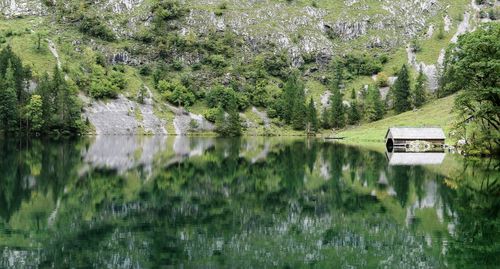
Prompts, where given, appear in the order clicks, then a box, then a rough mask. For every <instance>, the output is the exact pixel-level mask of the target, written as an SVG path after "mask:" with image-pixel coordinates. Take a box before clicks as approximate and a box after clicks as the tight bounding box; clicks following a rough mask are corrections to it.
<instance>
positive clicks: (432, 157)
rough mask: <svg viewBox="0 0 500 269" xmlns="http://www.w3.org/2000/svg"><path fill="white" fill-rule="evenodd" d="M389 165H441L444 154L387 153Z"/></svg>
mask: <svg viewBox="0 0 500 269" xmlns="http://www.w3.org/2000/svg"><path fill="white" fill-rule="evenodd" d="M386 156H387V160H388V161H389V165H430V164H441V163H443V161H444V158H445V156H446V154H445V153H444V152H386Z"/></svg>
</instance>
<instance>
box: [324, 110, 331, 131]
mask: <svg viewBox="0 0 500 269" xmlns="http://www.w3.org/2000/svg"><path fill="white" fill-rule="evenodd" d="M330 112H331V111H330V109H329V108H328V107H325V108H323V112H322V113H321V127H323V129H330V128H332V122H331V118H332V116H331V113H330Z"/></svg>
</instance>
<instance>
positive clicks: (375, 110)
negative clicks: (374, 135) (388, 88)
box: [365, 86, 385, 121]
mask: <svg viewBox="0 0 500 269" xmlns="http://www.w3.org/2000/svg"><path fill="white" fill-rule="evenodd" d="M384 112H385V109H384V103H383V102H382V98H381V97H380V92H379V90H378V89H377V88H375V87H374V86H369V87H368V93H367V96H366V103H365V115H366V119H367V120H368V121H376V120H380V119H382V117H383V116H384Z"/></svg>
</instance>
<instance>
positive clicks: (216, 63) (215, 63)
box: [205, 54, 227, 70]
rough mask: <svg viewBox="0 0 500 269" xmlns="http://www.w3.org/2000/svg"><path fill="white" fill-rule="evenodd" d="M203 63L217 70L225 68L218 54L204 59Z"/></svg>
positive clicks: (224, 61)
mask: <svg viewBox="0 0 500 269" xmlns="http://www.w3.org/2000/svg"><path fill="white" fill-rule="evenodd" d="M205 63H206V64H209V65H210V66H212V67H213V68H215V69H219V70H220V69H222V68H224V67H226V66H227V63H226V60H225V59H224V56H223V55H218V54H215V55H210V56H208V57H207V58H206V59H205Z"/></svg>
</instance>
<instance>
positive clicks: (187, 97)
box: [158, 80, 196, 106]
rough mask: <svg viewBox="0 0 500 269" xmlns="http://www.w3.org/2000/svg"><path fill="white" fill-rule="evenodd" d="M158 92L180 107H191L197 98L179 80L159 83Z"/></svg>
mask: <svg viewBox="0 0 500 269" xmlns="http://www.w3.org/2000/svg"><path fill="white" fill-rule="evenodd" d="M158 90H159V91H160V93H161V94H162V96H163V97H164V98H165V99H166V100H167V101H169V102H171V103H173V104H176V105H179V106H190V105H192V104H193V103H194V101H195V100H196V99H195V96H194V94H193V93H192V92H191V91H189V90H188V89H187V88H186V87H185V86H184V85H182V83H181V82H180V81H179V80H173V81H170V82H168V81H165V80H161V81H160V82H159V83H158Z"/></svg>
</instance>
